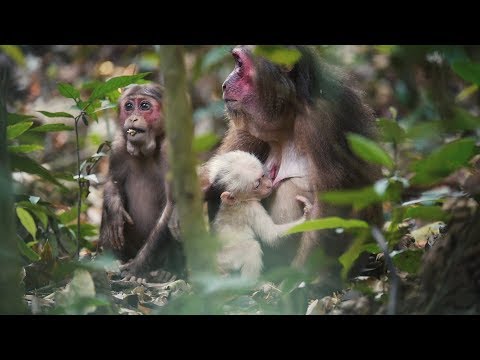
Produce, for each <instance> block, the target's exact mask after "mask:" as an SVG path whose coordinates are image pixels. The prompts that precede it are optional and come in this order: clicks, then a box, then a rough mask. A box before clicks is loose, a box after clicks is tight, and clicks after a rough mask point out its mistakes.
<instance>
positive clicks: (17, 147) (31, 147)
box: [8, 145, 43, 154]
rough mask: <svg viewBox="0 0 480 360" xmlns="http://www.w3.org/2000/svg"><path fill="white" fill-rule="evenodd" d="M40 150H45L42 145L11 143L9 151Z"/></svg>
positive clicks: (27, 151) (25, 151)
mask: <svg viewBox="0 0 480 360" xmlns="http://www.w3.org/2000/svg"><path fill="white" fill-rule="evenodd" d="M38 150H43V146H41V145H9V146H8V151H9V152H10V153H23V154H25V153H30V152H34V151H38Z"/></svg>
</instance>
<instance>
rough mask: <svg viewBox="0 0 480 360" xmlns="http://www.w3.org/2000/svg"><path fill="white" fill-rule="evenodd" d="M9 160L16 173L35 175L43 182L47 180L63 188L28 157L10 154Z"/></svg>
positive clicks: (46, 171)
mask: <svg viewBox="0 0 480 360" xmlns="http://www.w3.org/2000/svg"><path fill="white" fill-rule="evenodd" d="M10 159H11V160H12V168H13V169H15V170H18V171H25V172H27V173H29V174H36V175H38V176H40V177H42V178H43V179H45V180H48V181H50V182H52V183H54V184H56V185H59V186H61V187H62V188H64V186H63V185H62V184H60V183H59V182H58V181H57V179H55V177H54V176H53V175H52V174H51V173H50V172H49V171H48V170H47V169H45V168H44V167H43V166H42V165H40V164H38V163H37V162H36V161H35V160H32V159H30V158H29V157H26V156H23V155H18V154H15V153H13V154H10Z"/></svg>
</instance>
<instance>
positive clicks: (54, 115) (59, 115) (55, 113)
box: [39, 111, 74, 119]
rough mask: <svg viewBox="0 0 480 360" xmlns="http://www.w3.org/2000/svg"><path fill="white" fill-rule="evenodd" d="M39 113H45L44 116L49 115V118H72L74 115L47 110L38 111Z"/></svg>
mask: <svg viewBox="0 0 480 360" xmlns="http://www.w3.org/2000/svg"><path fill="white" fill-rule="evenodd" d="M39 113H41V114H43V115H45V116H46V117H49V118H57V117H66V118H72V119H73V118H74V116H73V115H72V114H69V113H67V112H63V111H61V112H53V113H52V112H49V111H39Z"/></svg>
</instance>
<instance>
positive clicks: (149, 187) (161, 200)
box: [100, 85, 184, 277]
mask: <svg viewBox="0 0 480 360" xmlns="http://www.w3.org/2000/svg"><path fill="white" fill-rule="evenodd" d="M136 96H142V97H145V98H146V99H149V100H150V101H151V102H155V101H156V102H158V104H159V105H160V109H161V102H162V92H161V89H160V87H158V86H153V85H134V86H131V87H128V88H127V89H126V91H125V92H124V93H123V95H122V97H121V98H120V100H119V104H120V106H122V105H123V104H124V102H125V101H126V99H130V98H132V99H133V98H134V97H136ZM162 114H163V112H162V111H161V114H160V116H159V117H158V118H156V119H154V121H153V123H152V124H151V126H147V125H145V124H146V122H144V119H143V118H142V113H141V112H139V114H138V120H135V124H137V123H141V124H144V125H145V126H147V127H146V134H147V136H154V139H155V148H154V150H153V152H151V153H150V152H148V153H147V154H146V155H145V154H143V153H139V154H137V155H133V154H131V153H129V151H127V143H128V142H129V139H128V136H127V133H126V132H125V128H124V124H125V123H126V122H127V121H129V120H130V118H131V116H127V115H125V114H124V113H123V110H122V109H120V110H119V117H120V124H119V125H120V128H119V131H118V133H117V136H116V139H115V141H114V144H113V148H112V152H111V155H110V168H109V177H108V181H107V183H106V185H105V189H104V203H103V213H102V223H101V227H100V245H102V246H103V248H104V249H108V250H111V251H112V252H113V253H114V254H115V256H116V257H117V258H119V259H120V260H121V261H123V262H126V261H129V260H130V262H129V263H128V264H127V265H125V268H124V270H125V271H126V273H127V274H129V275H134V276H142V277H145V276H146V274H148V272H149V271H150V270H154V269H158V268H163V269H166V270H168V271H171V272H174V273H177V274H178V273H182V272H183V266H184V262H183V253H182V248H181V245H180V243H179V242H178V241H177V240H175V239H174V237H173V236H172V234H171V232H170V230H169V228H168V221H169V220H170V216H171V213H172V209H173V200H172V198H171V191H170V189H169V184H168V183H167V182H166V181H165V174H166V173H167V170H168V164H167V156H166V154H165V152H166V146H165V142H164V139H165V133H164V123H163V115H162ZM135 115H136V113H135ZM132 124H133V123H132ZM136 146H138V147H140V146H141V144H136ZM162 215H163V216H162ZM122 240H123V241H122ZM132 259H133V260H132Z"/></svg>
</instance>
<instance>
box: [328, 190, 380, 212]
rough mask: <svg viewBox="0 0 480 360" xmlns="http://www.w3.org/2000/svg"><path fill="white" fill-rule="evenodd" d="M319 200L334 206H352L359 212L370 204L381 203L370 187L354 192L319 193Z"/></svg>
mask: <svg viewBox="0 0 480 360" xmlns="http://www.w3.org/2000/svg"><path fill="white" fill-rule="evenodd" d="M319 198H320V200H322V201H325V202H328V203H332V204H336V205H352V206H353V208H354V209H355V210H361V209H363V208H365V207H367V206H369V205H371V204H374V203H377V202H380V201H382V197H381V196H379V195H378V194H377V193H376V192H375V190H374V189H373V187H372V186H368V187H365V188H362V189H356V190H338V191H330V192H326V193H321V194H320V195H319Z"/></svg>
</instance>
